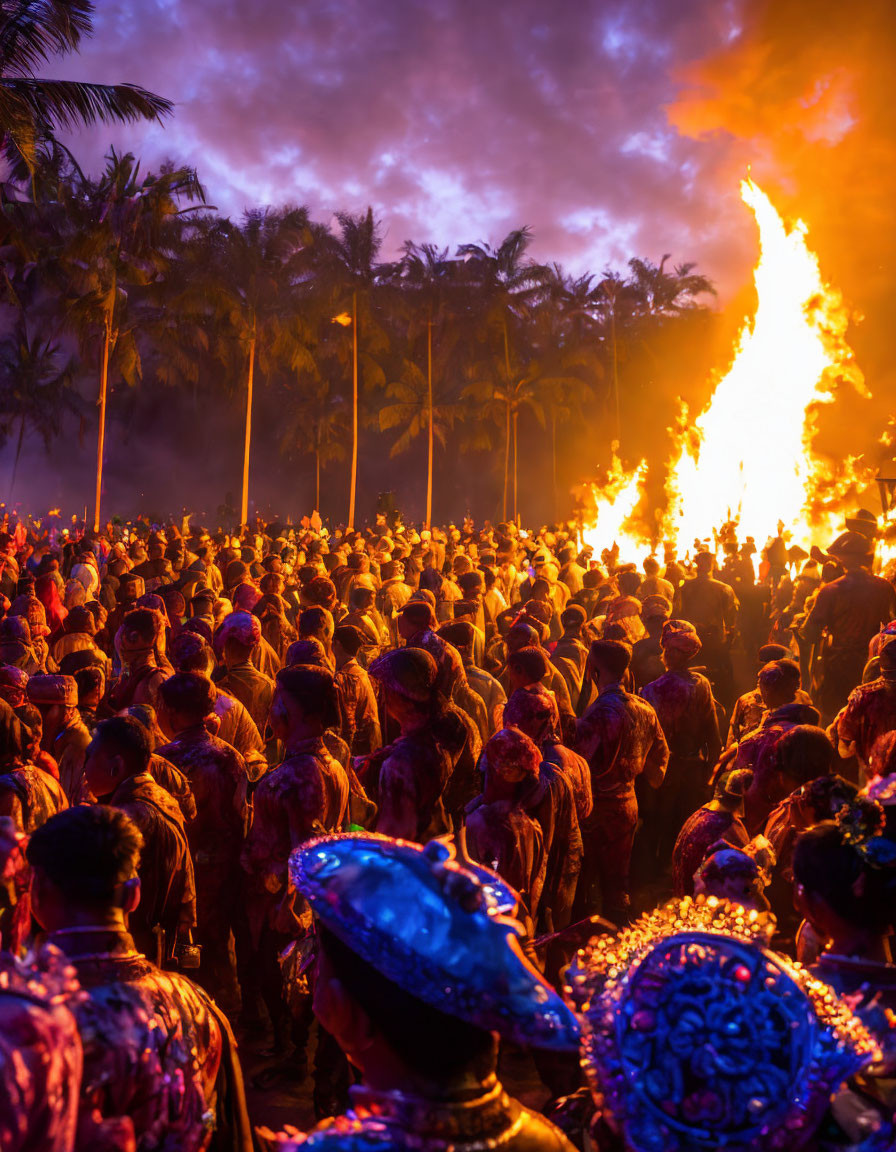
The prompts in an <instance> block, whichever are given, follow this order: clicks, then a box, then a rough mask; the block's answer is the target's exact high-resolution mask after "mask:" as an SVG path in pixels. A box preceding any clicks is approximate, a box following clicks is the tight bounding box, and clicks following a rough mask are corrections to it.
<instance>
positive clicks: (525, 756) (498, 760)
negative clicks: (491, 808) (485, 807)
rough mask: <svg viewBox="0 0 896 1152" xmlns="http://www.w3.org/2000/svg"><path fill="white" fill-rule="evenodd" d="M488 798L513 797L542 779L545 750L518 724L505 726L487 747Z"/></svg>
mask: <svg viewBox="0 0 896 1152" xmlns="http://www.w3.org/2000/svg"><path fill="white" fill-rule="evenodd" d="M483 753H484V756H485V800H486V802H487V803H491V802H492V801H494V800H512V799H514V798H515V797H517V796H519V795H520V794H521V793H522V792H524V791H525V790H527V789H529V788H531V786H532V785H533V784H534V783H535V781H536V780H537V779H538V773H539V768H540V766H541V752H540V751H539V749H538V746H537V745H536V744H535V742H534V741H533V740H531V739H530V738H529V737H528V736H527V735H526V734H525V733H523V732H521V731H520V730H519V729H518V728H502V729H501V731H500V732H496V733H495V734H494V736H492V738H491V739H490V740H489V741H488V743H487V744H486V745H485V748H484V749H483Z"/></svg>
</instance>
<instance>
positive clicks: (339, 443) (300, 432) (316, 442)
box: [280, 379, 348, 512]
mask: <svg viewBox="0 0 896 1152" xmlns="http://www.w3.org/2000/svg"><path fill="white" fill-rule="evenodd" d="M288 397H289V399H288V400H287V406H286V410H285V414H284V423H283V433H282V436H281V440H280V447H281V451H283V452H285V453H286V455H287V456H292V455H294V454H295V451H296V447H297V446H299V445H300V446H302V447H310V448H311V452H312V455H313V456H314V511H315V512H320V473H321V468H322V467H323V468H325V467H326V466H327V465H328V464H330V463H332V462H333V461H335V460H344V459H345V457H346V454H347V449H346V441H347V439H348V406H347V404H346V402H345V398H344V397H343V396H339V395H336V394H334V393H333V392H332V391H331V389H330V387H329V385H328V384H327V383H326V381H324V380H322V379H318V380H316V381H314V382H313V383H311V384H310V385H308V384H303V386H302V387H301V389H300V390H298V391H292V390H290V391H289V393H288Z"/></svg>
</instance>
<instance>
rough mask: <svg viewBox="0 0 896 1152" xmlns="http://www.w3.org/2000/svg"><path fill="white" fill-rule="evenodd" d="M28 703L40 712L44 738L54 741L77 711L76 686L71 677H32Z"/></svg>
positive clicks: (29, 685)
mask: <svg viewBox="0 0 896 1152" xmlns="http://www.w3.org/2000/svg"><path fill="white" fill-rule="evenodd" d="M28 702H29V703H30V704H34V705H35V706H36V707H37V709H38V711H39V712H40V715H41V720H42V722H43V729H44V736H45V737H46V738H47V739H48V740H52V739H55V738H56V736H57V735H58V734H59V732H60V731H61V730H62V729H63V728H64V727H66V725H67V724H68V723H69V722H70V721H71V720H72V719H73V718H74V715H75V713H76V711H77V708H78V685H77V684H76V683H75V679H74V677H73V676H32V677H31V679H30V680H29V681H28Z"/></svg>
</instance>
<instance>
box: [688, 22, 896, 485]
mask: <svg viewBox="0 0 896 1152" xmlns="http://www.w3.org/2000/svg"><path fill="white" fill-rule="evenodd" d="M894 63H896V6H894V5H893V3H892V0H857V2H855V3H852V4H843V3H842V0H838V2H836V3H835V2H833V0H811V2H809V0H764V2H760V3H752V4H749V5H746V6H744V7H743V9H742V11H741V17H740V31H739V32H738V33H737V34H736V35H734V36H732V39H731V41H730V43H729V44H728V45H727V46H726V47H725V48H724V49H722V50H720V51H718V52H715V53H713V54H712V55H710V56H708V57H706V58H704V59H703V60H701V61H699V62H697V63H695V64H692V65H689V66H686V67H684V68H682V69H680V70H679V73H678V80H679V85H680V86H679V94H678V98H677V100H676V101H675V102H674V103H673V104H672V105H670V106H669V108H668V109H667V111H668V115H669V119H670V122H671V123H672V124H673V125H675V127H677V128H678V130H679V131H680V132H681V133H683V134H684V135H687V136H691V137H694V138H697V139H700V140H703V141H705V142H709V143H711V145H712V146H713V147H714V148H716V149H722V150H723V151H724V153H725V155H726V156H727V163H726V162H725V161H724V160H723V161H721V162H720V165H719V171H720V172H721V173H722V174H723V176H728V177H730V179H731V180H732V181H734V180H735V178H736V177H737V176H738V175H742V174H743V171H744V168H745V167H746V165H747V164H750V165H752V175H753V177H754V179H756V180H757V182H758V183H759V184H760V185H761V186H762V187H763V188H764V189H765V190H766V191H767V192H768V193H769V194H770V195H771V198H772V200H773V202H774V203H775V204H776V206H777V207H778V209H779V210H780V211H781V212H782V213H783V214H785V215H789V216H791V217H799V218H801V219H803V220H804V221H805V222H806V224H807V225H808V227H809V247H810V248H811V249H812V250H814V251H815V252H816V253H817V254H818V256H819V262H820V267H821V271H822V275H823V276H824V277H825V279H826V280H827V281H828V282H829V283H830V284H832V285H834V286H835V287H837V288H839V289H840V290H841V291H842V292H843V295H844V299H845V302H846V303H847V305H848V307H849V308H850V309H851V310H852V312H853V321H854V323H853V325H852V326H851V328H850V331H849V333H848V340H849V343H850V345H851V346H852V348H853V349H854V351H855V353H856V357H857V360H858V363H859V366H860V367H861V369H862V371H863V372H864V375H865V380H866V383H867V385H868V387H869V389H870V391H871V393H872V395H873V399H872V400H868V399H863V398H862V397H861V396H860V395H859V394H858V393H857V392H856V391H855V390H854V389H852V388H849V387H843V388H841V389H840V391H839V393H838V396H837V400H836V402H835V403H834V404H832V405H831V406H830V407H829V408H827V409H826V410H824V411H823V412H822V413H820V414H819V421H818V423H819V438H818V440H817V441H816V443H817V445H818V446H819V447H820V448H821V449H822V450H823V451H826V452H828V453H829V454H830V455H831V456H832V457H834V458H837V457H841V458H842V456H843V455H844V454H845V453H865V455H866V461H867V462H868V463H873V464H875V465H876V464H878V463H880V462H881V456H882V454H883V453H884V451H885V450H884V449H883V448H882V447H881V446H880V445H879V444H878V440H879V438H880V435H881V433H882V431H883V428H884V426H885V425H886V423H887V419H888V416H889V414H890V413H891V412H892V411H893V408H894V404H893V399H894V394H896V370H894V365H893V356H892V316H893V312H894V305H896V299H894V296H896V292H894V271H893V270H894V267H896V229H894V228H893V226H892V217H893V205H894V203H896V135H894V133H893V68H894ZM769 416H770V418H773V416H774V414H773V413H769Z"/></svg>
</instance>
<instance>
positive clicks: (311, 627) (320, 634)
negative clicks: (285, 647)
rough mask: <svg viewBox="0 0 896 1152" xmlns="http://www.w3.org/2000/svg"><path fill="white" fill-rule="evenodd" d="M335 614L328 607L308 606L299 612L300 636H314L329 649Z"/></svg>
mask: <svg viewBox="0 0 896 1152" xmlns="http://www.w3.org/2000/svg"><path fill="white" fill-rule="evenodd" d="M333 627H334V625H333V614H332V613H331V612H330V611H329V610H328V609H326V608H321V607H319V606H318V607H315V608H306V609H305V610H304V611H303V612H301V613H300V614H299V638H300V639H302V640H307V639H308V638H309V637H313V638H314V639H315V640H319V641H320V642H321V644H323V646H324V648H325V649H326V650H327V651H329V648H330V644H331V642H332V640H333Z"/></svg>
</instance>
